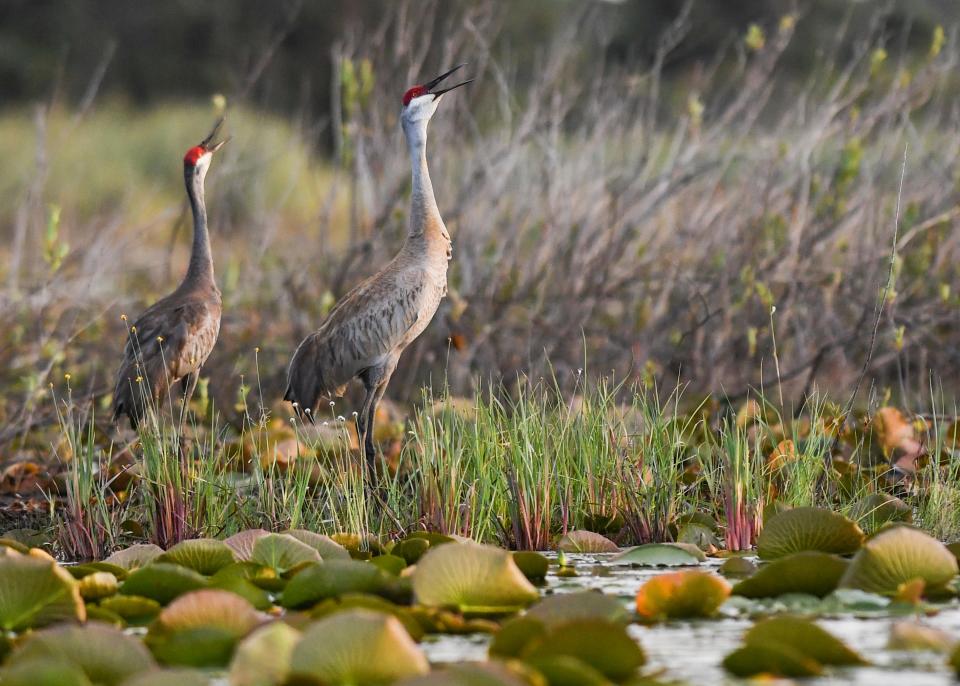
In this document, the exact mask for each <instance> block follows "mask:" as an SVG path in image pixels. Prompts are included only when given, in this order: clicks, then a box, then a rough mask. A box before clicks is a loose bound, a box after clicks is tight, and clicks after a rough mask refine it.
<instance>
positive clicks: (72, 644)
mask: <svg viewBox="0 0 960 686" xmlns="http://www.w3.org/2000/svg"><path fill="white" fill-rule="evenodd" d="M44 659H46V660H49V659H60V660H66V661H68V662H71V663H73V664H75V665H76V666H77V667H79V668H80V669H81V670H83V673H84V674H86V676H87V678H88V679H90V681H92V682H94V683H96V684H103V685H104V686H116V685H117V684H119V683H120V682H122V681H124V680H125V679H126V678H128V677H130V676H132V675H134V674H137V673H139V672H143V671H146V670H150V669H154V668H155V667H156V663H155V662H154V661H153V658H152V657H151V656H150V652H149V651H148V650H147V649H146V648H145V647H144V645H143V643H141V642H140V640H139V639H137V638H134V637H133V636H128V635H127V634H125V633H123V632H122V631H120V630H119V629H116V628H114V627H112V626H107V625H105V624H89V625H87V626H83V627H80V626H58V627H53V628H50V629H44V630H43V631H38V632H36V633H33V634H30V635H29V636H28V637H27V639H26V640H25V641H24V642H23V643H21V644H20V645H19V646H18V647H17V649H16V650H15V651H14V652H13V653H12V654H11V655H10V657H9V658H8V660H7V664H8V665H15V664H18V663H20V662H24V661H33V660H44Z"/></svg>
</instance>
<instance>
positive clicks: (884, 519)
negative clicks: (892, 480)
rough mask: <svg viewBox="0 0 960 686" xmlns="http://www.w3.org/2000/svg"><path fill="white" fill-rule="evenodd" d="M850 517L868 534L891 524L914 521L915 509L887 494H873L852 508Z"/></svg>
mask: <svg viewBox="0 0 960 686" xmlns="http://www.w3.org/2000/svg"><path fill="white" fill-rule="evenodd" d="M850 516H851V517H852V518H853V519H855V520H856V522H857V524H859V525H860V528H861V529H863V530H864V531H866V532H868V533H872V532H874V531H877V530H878V529H879V528H880V527H882V526H883V525H884V524H888V523H890V522H911V521H913V508H912V507H910V506H909V505H907V504H906V503H905V502H903V501H902V500H900V498H895V497H894V496H892V495H889V494H887V493H873V494H871V495H868V496H867V497H866V498H863V499H862V500H858V501H857V502H856V503H854V504H853V507H851V508H850Z"/></svg>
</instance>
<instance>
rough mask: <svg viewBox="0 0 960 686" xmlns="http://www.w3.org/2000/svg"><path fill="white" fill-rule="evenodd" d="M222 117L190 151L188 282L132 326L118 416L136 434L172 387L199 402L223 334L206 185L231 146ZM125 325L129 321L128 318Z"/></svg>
mask: <svg viewBox="0 0 960 686" xmlns="http://www.w3.org/2000/svg"><path fill="white" fill-rule="evenodd" d="M221 124H223V117H221V118H220V119H219V120H218V121H217V123H216V124H215V125H214V127H213V130H212V131H211V132H210V135H209V136H207V137H206V138H204V139H203V141H202V142H201V143H200V144H199V145H196V146H194V147H192V148H190V149H189V150H188V151H187V154H186V155H185V156H184V158H183V178H184V181H185V183H186V186H187V197H188V198H189V199H190V207H191V209H192V210H193V249H192V251H191V254H190V266H189V267H188V268H187V274H186V276H185V277H184V278H183V282H182V283H181V284H180V285H179V286H178V287H177V290H175V291H174V292H173V293H171V294H170V295H168V296H167V297H165V298H163V299H162V300H159V301H157V302H156V303H154V304H153V306H151V307H150V308H149V309H147V311H146V312H144V313H143V314H141V315H140V316H139V317H138V318H137V320H136V321H135V322H134V323H133V325H132V326H131V327H130V331H129V337H128V339H127V345H126V347H125V348H124V350H123V363H122V364H121V365H120V371H119V372H118V373H117V387H116V390H114V392H113V407H114V410H113V417H114V420H116V419H118V418H119V417H120V416H121V415H126V416H127V417H128V418H129V419H130V425H131V426H132V427H133V428H134V429H136V428H137V425H138V424H139V423H140V420H142V419H143V417H144V415H145V414H146V411H147V408H148V407H149V406H150V403H153V406H154V407H156V408H159V404H160V401H161V400H162V399H163V398H164V397H166V395H167V393H169V391H170V387H171V386H172V385H173V384H174V383H176V382H177V381H180V382H181V386H182V390H183V403H184V408H186V407H187V405H188V404H189V402H190V399H191V398H192V397H193V391H194V390H195V389H196V387H197V380H198V379H199V378H200V368H201V367H202V366H203V363H204V362H206V361H207V357H209V356H210V353H211V351H213V346H214V345H215V344H216V342H217V335H218V334H219V333H220V313H221V302H220V290H219V289H218V288H217V284H216V282H215V281H214V278H213V256H212V255H211V253H210V234H209V232H208V231H207V208H206V205H205V203H204V190H203V181H204V178H205V177H206V175H207V169H208V168H209V167H210V160H211V159H212V158H213V153H215V152H216V151H217V150H219V149H220V147H221V146H222V145H223V144H224V143H226V142H227V141H226V140H222V141H220V142H219V143H213V138H214V136H216V135H217V131H218V130H219V129H220V126H221ZM124 320H126V316H125V315H124Z"/></svg>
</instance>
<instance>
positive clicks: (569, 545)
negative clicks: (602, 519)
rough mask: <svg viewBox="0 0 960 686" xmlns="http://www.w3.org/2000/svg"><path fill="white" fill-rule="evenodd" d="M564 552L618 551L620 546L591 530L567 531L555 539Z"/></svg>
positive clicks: (558, 548)
mask: <svg viewBox="0 0 960 686" xmlns="http://www.w3.org/2000/svg"><path fill="white" fill-rule="evenodd" d="M557 550H562V551H563V552H565V553H619V552H620V548H619V547H618V546H617V544H616V543H614V542H613V541H611V540H610V539H609V538H607V537H606V536H601V535H600V534H597V533H594V532H592V531H583V530H580V531H569V532H567V533H566V534H565V535H563V536H562V537H561V538H560V540H559V541H557Z"/></svg>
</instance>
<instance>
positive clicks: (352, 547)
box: [330, 533, 386, 557]
mask: <svg viewBox="0 0 960 686" xmlns="http://www.w3.org/2000/svg"><path fill="white" fill-rule="evenodd" d="M330 538H331V540H333V542H334V543H336V544H337V545H339V546H342V547H343V548H345V549H346V551H347V552H348V553H350V556H351V557H353V556H354V555H355V554H357V553H370V554H372V555H382V554H383V553H385V552H386V551H385V550H384V549H383V544H381V543H380V541H378V540H377V538H376V537H375V536H372V535H370V534H367V535H366V536H361V535H360V534H348V533H339V534H334V535H333V536H331V537H330Z"/></svg>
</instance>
